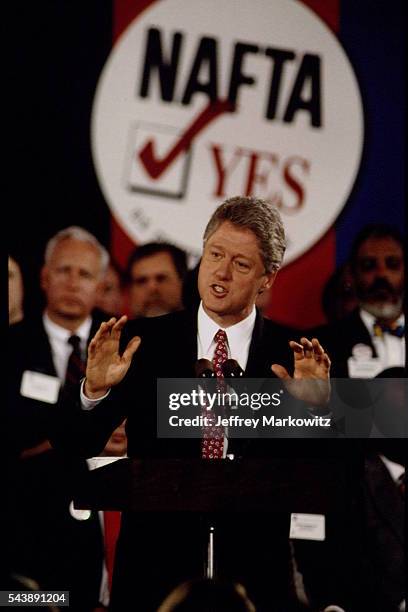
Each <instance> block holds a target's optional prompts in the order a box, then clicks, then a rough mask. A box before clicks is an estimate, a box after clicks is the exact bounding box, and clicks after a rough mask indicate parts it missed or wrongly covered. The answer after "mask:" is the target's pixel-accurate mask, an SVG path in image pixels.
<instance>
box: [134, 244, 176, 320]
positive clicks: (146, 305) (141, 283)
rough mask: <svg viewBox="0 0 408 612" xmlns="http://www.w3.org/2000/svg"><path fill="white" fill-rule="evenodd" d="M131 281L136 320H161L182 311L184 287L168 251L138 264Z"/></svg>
mask: <svg viewBox="0 0 408 612" xmlns="http://www.w3.org/2000/svg"><path fill="white" fill-rule="evenodd" d="M130 277H131V280H130V292H129V297H130V309H131V311H132V315H133V316H135V317H157V316H159V315H163V314H167V313H169V312H173V311H175V310H180V309H181V307H182V301H181V296H182V288H183V283H182V280H181V278H180V277H179V275H178V273H177V269H176V266H175V265H174V263H173V259H172V257H171V255H169V254H168V253H166V252H165V251H163V252H162V253H155V254H154V255H151V256H149V257H144V258H143V259H141V260H140V261H136V262H135V263H134V264H133V266H132V269H131V271H130Z"/></svg>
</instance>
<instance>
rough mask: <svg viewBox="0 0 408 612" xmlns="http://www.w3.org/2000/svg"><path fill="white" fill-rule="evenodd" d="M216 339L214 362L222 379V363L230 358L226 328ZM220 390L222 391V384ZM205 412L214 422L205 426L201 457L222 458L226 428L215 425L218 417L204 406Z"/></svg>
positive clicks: (216, 370)
mask: <svg viewBox="0 0 408 612" xmlns="http://www.w3.org/2000/svg"><path fill="white" fill-rule="evenodd" d="M214 340H215V343H216V346H215V351H214V357H213V359H212V362H213V364H214V369H215V373H216V376H217V378H218V379H221V378H224V374H223V373H222V364H223V363H224V362H225V361H227V359H228V348H227V342H228V340H227V334H226V333H225V331H224V330H222V329H219V330H218V331H217V333H216V334H215V336H214ZM220 390H221V391H222V385H221V389H220ZM203 414H205V415H206V416H207V418H208V419H210V418H211V419H212V421H213V424H210V425H208V426H207V427H204V428H203V440H202V445H201V457H202V458H203V459H222V458H223V454H224V428H223V427H221V426H218V427H217V426H216V425H215V422H216V419H217V417H216V415H215V414H214V413H209V412H208V411H206V410H205V408H204V411H203ZM209 414H211V416H209Z"/></svg>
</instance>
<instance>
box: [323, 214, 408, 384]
mask: <svg viewBox="0 0 408 612" xmlns="http://www.w3.org/2000/svg"><path fill="white" fill-rule="evenodd" d="M350 271H351V275H352V279H353V284H354V287H355V292H356V298H357V301H358V306H357V307H356V308H355V309H354V310H353V311H352V312H351V313H350V314H349V315H347V316H345V317H344V318H343V319H341V320H340V321H336V322H335V323H333V324H332V325H327V326H324V327H321V328H319V329H315V330H313V333H314V334H316V336H317V337H318V338H321V341H322V344H323V346H324V347H325V348H326V349H327V351H328V352H329V354H330V356H331V358H332V360H333V369H332V371H333V376H334V377H337V378H341V377H351V378H374V377H375V376H378V374H380V372H382V371H383V370H386V369H388V368H393V367H405V335H404V330H405V316H404V312H403V305H404V293H403V290H404V277H405V267H404V245H403V239H402V236H401V235H400V233H399V232H398V231H397V230H396V229H394V228H392V227H390V226H387V225H383V224H375V225H368V226H366V227H365V228H363V229H362V230H361V231H360V232H359V234H358V235H357V236H356V238H355V240H354V243H353V245H352V249H351V254H350Z"/></svg>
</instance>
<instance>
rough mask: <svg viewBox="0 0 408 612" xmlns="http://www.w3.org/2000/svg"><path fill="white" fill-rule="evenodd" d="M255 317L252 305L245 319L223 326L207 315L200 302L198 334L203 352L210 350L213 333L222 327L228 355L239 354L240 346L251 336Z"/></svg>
mask: <svg viewBox="0 0 408 612" xmlns="http://www.w3.org/2000/svg"><path fill="white" fill-rule="evenodd" d="M255 319H256V308H255V306H254V307H253V309H252V311H251V312H250V314H249V315H248V316H247V317H246V318H245V319H243V320H242V321H239V323H235V325H231V326H230V327H227V328H224V327H221V326H220V325H218V324H217V323H216V322H215V321H213V320H212V319H211V317H209V316H208V314H207V313H206V312H205V310H204V307H203V303H202V302H201V303H200V307H199V309H198V336H199V339H200V343H201V346H202V348H203V350H204V352H205V353H209V352H210V347H211V345H212V343H213V342H214V336H215V334H216V333H217V331H218V330H219V329H223V330H224V331H225V332H226V334H227V338H228V347H229V351H230V356H231V357H234V355H237V354H239V353H240V352H241V350H242V346H243V345H244V344H245V343H246V342H248V341H249V339H250V338H251V336H252V332H253V330H254V326H255Z"/></svg>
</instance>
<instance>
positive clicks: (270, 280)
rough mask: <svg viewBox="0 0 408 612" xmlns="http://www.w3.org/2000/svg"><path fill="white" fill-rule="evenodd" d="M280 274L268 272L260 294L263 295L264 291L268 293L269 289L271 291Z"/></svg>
mask: <svg viewBox="0 0 408 612" xmlns="http://www.w3.org/2000/svg"><path fill="white" fill-rule="evenodd" d="M277 274H278V271H277V270H274V271H273V272H267V273H266V274H265V278H264V281H263V283H262V285H261V287H260V289H259V291H258V293H263V292H264V291H267V290H268V289H270V288H271V287H272V285H273V283H274V282H275V278H276V275H277Z"/></svg>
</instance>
